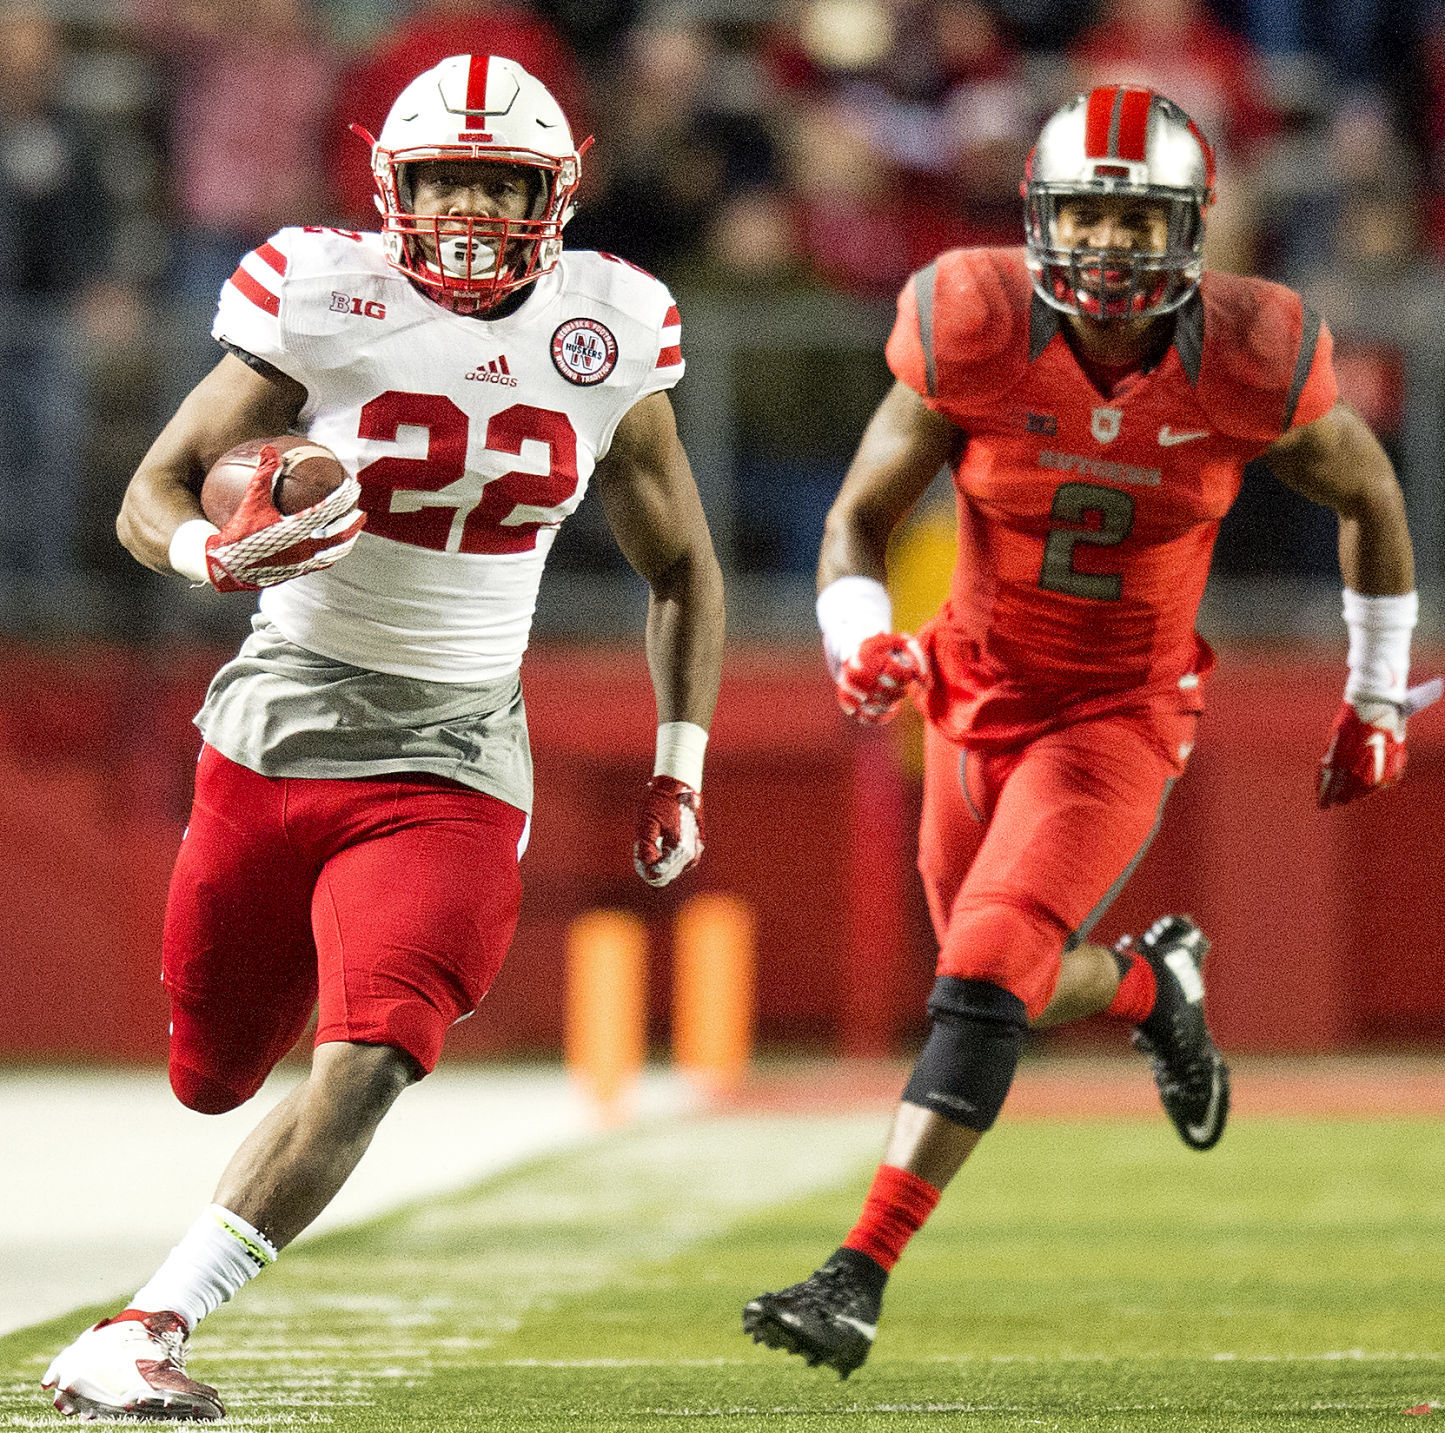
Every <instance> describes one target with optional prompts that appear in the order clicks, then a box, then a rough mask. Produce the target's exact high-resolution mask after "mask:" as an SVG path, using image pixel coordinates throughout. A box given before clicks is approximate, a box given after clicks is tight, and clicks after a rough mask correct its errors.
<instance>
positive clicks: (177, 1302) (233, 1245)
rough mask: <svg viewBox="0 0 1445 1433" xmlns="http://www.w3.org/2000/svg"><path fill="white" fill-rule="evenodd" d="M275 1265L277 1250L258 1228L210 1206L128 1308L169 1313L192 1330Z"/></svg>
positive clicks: (227, 1210) (215, 1205)
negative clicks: (182, 1320)
mask: <svg viewBox="0 0 1445 1433" xmlns="http://www.w3.org/2000/svg"><path fill="white" fill-rule="evenodd" d="M275 1262H276V1249H275V1246H274V1245H273V1244H272V1243H271V1241H270V1240H269V1239H268V1238H267V1237H266V1236H265V1235H264V1234H263V1233H261V1231H260V1230H259V1229H254V1228H252V1227H251V1225H249V1224H248V1223H246V1221H245V1220H244V1219H242V1218H241V1217H240V1216H239V1215H236V1214H232V1213H231V1211H230V1210H229V1209H224V1208H222V1207H221V1205H219V1204H212V1205H211V1206H210V1207H209V1208H208V1209H207V1210H206V1212H205V1213H204V1214H202V1215H201V1217H200V1218H199V1219H197V1220H196V1222H195V1223H194V1224H192V1225H191V1227H190V1228H189V1229H188V1230H187V1231H186V1233H185V1237H184V1238H182V1240H181V1242H180V1243H179V1244H177V1245H176V1247H175V1248H174V1249H172V1250H171V1252H170V1253H169V1254H167V1255H166V1260H165V1263H163V1264H162V1265H161V1266H160V1268H159V1269H157V1270H156V1272H155V1273H154V1274H153V1275H152V1276H151V1280H150V1282H149V1283H148V1284H146V1285H145V1287H144V1288H142V1289H141V1290H140V1291H139V1292H138V1293H137V1294H136V1296H135V1297H134V1298H133V1299H132V1300H131V1301H130V1303H129V1304H127V1305H126V1307H127V1308H132V1309H142V1310H144V1311H145V1312H146V1313H159V1312H161V1311H162V1310H169V1311H170V1312H171V1313H176V1314H179V1315H180V1316H181V1317H182V1318H183V1319H185V1321H186V1326H187V1327H188V1328H192V1329H193V1328H195V1326H196V1325H197V1324H198V1323H200V1321H201V1320H202V1319H203V1318H205V1316H206V1315H207V1314H209V1313H213V1312H214V1311H215V1310H216V1309H218V1308H220V1307H221V1305H222V1304H224V1303H225V1302H226V1300H227V1299H229V1298H230V1297H231V1295H232V1294H234V1293H235V1292H236V1290H237V1289H240V1288H243V1287H244V1286H245V1285H246V1284H249V1283H250V1282H251V1280H252V1279H254V1278H255V1277H256V1275H257V1274H259V1273H260V1272H261V1270H262V1269H264V1268H265V1267H266V1266H267V1265H268V1264H274V1263H275Z"/></svg>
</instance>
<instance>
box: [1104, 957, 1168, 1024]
mask: <svg viewBox="0 0 1445 1433" xmlns="http://www.w3.org/2000/svg"><path fill="white" fill-rule="evenodd" d="M1131 960H1132V964H1131V965H1130V966H1129V969H1128V970H1126V971H1125V972H1124V977H1123V979H1122V980H1120V981H1119V988H1118V990H1117V991H1115V993H1114V998H1113V1000H1111V1001H1110V1002H1109V1006H1108V1009H1106V1010H1105V1011H1104V1014H1105V1015H1112V1016H1113V1017H1114V1018H1115V1019H1116V1020H1127V1021H1128V1022H1129V1023H1130V1024H1131V1025H1140V1024H1142V1023H1143V1022H1144V1021H1145V1020H1147V1019H1148V1018H1149V1016H1150V1014H1151V1013H1152V1012H1153V1009H1154V997H1155V994H1156V993H1157V991H1158V988H1159V987H1158V983H1157V982H1156V981H1155V979H1154V970H1153V968H1152V967H1151V966H1150V964H1149V962H1148V961H1147V960H1145V959H1144V957H1143V956H1142V955H1134V956H1131Z"/></svg>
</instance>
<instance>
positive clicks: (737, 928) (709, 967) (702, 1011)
mask: <svg viewBox="0 0 1445 1433" xmlns="http://www.w3.org/2000/svg"><path fill="white" fill-rule="evenodd" d="M754 929H755V922H754V919H753V912H752V908H751V907H750V906H748V905H747V904H746V902H744V901H740V900H738V899H737V897H736V896H726V895H701V896H693V897H692V898H691V899H690V900H689V901H687V902H686V903H685V904H684V905H683V907H682V909H681V910H680V911H679V912H678V915H677V924H676V926H675V927H674V931H673V952H674V956H673V976H672V979H673V1002H672V1054H673V1059H674V1061H675V1062H676V1064H677V1066H678V1068H679V1069H681V1070H682V1071H683V1072H684V1073H685V1074H686V1075H688V1077H689V1078H691V1079H692V1080H694V1081H696V1083H697V1084H699V1085H701V1086H702V1087H703V1088H704V1089H706V1090H708V1091H709V1092H711V1093H713V1094H726V1093H729V1092H731V1091H734V1090H737V1089H739V1088H740V1087H741V1086H742V1084H743V1082H744V1081H745V1080H746V1078H747V1070H748V1061H749V1059H750V1058H751V1057H752V1052H753V969H754V965H755V963H756V939H755V935H754Z"/></svg>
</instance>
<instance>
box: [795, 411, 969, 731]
mask: <svg viewBox="0 0 1445 1433" xmlns="http://www.w3.org/2000/svg"><path fill="white" fill-rule="evenodd" d="M961 440H962V434H961V433H960V432H959V430H958V429H957V428H956V427H954V425H953V424H952V423H950V422H949V421H948V419H946V418H944V417H942V416H940V415H939V414H937V413H935V412H934V411H933V410H932V409H931V408H929V407H928V405H927V404H925V403H924V401H923V399H922V398H920V397H919V395H918V394H917V393H915V392H914V391H913V389H911V388H909V387H908V386H907V385H906V384H903V383H895V384H894V385H893V388H892V389H891V390H890V391H889V393H888V395H887V396H886V397H885V398H884V399H883V401H882V403H880V404H879V405H878V409H877V411H876V412H875V413H874V415H873V417H872V419H870V421H869V423H868V427H867V428H866V429H865V430H864V433H863V438H862V441H861V442H860V443H859V445H858V452H857V454H856V456H855V457H854V459H853V462H852V465H851V466H850V467H849V469H848V474H847V476H846V477H845V478H844V480H843V486H842V489H841V490H840V491H839V493H838V496H837V498H836V499H835V501H834V503H833V506H832V508H831V510H830V511H829V513H828V520H827V523H826V524H825V526H824V529H823V547H822V551H821V552H820V553H819V555H818V625H819V626H820V627H821V628H822V630H823V651H824V654H825V655H826V657H827V659H828V669H829V671H831V672H832V674H833V678H834V681H835V682H836V683H837V694H838V702H839V704H840V705H841V706H842V708H843V710H844V711H845V712H847V713H848V715H849V716H851V717H853V718H855V719H856V720H858V721H860V722H863V723H865V724H868V725H872V724H875V723H878V722H885V721H888V720H890V719H891V718H892V717H893V716H894V715H895V714H896V712H897V710H898V708H899V706H900V705H901V703H902V701H903V698H904V696H905V694H906V693H907V691H908V687H909V685H910V684H911V683H913V682H916V681H922V680H924V678H925V673H926V664H925V661H924V657H923V653H922V652H921V651H920V650H919V647H918V644H917V642H915V641H914V640H913V638H912V637H911V636H909V635H908V634H907V633H904V632H894V631H892V630H890V629H891V628H892V626H893V609H892V604H891V603H890V602H889V600H888V593H887V592H886V590H885V589H884V587H883V577H884V572H885V567H884V559H885V556H886V554H887V551H888V539H889V537H890V536H891V535H892V533H893V529H894V528H895V527H897V526H898V524H899V522H901V521H902V519H903V518H904V517H905V516H906V515H907V513H908V511H909V509H911V508H912V506H913V504H914V503H916V502H917V501H918V499H919V497H920V496H921V495H922V493H923V492H924V490H925V489H926V488H927V487H928V485H929V484H930V483H931V482H932V481H933V479H934V477H935V476H936V475H937V473H938V470H939V469H940V468H942V467H943V466H944V464H946V463H947V462H948V461H949V460H950V459H951V458H952V457H953V455H954V452H955V451H956V449H957V447H958V444H959V442H960V441H961Z"/></svg>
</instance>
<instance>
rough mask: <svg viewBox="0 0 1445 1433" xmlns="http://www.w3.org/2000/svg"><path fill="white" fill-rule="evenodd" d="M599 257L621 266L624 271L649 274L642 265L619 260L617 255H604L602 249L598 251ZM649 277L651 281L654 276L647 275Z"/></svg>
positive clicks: (629, 260)
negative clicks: (629, 270)
mask: <svg viewBox="0 0 1445 1433" xmlns="http://www.w3.org/2000/svg"><path fill="white" fill-rule="evenodd" d="M597 257H598V258H599V259H610V260H611V261H612V262H613V263H614V264H621V265H622V267H623V268H624V269H632V270H634V271H635V272H637V273H639V274H647V270H646V269H644V268H643V267H642V265H641V264H634V263H633V262H632V260H631V259H619V258H618V257H617V255H616V254H608V253H604V252H603V251H602V250H601V249H598V251H597ZM647 277H648V278H649V279H650V278H652V277H653V276H652V275H651V274H647Z"/></svg>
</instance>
